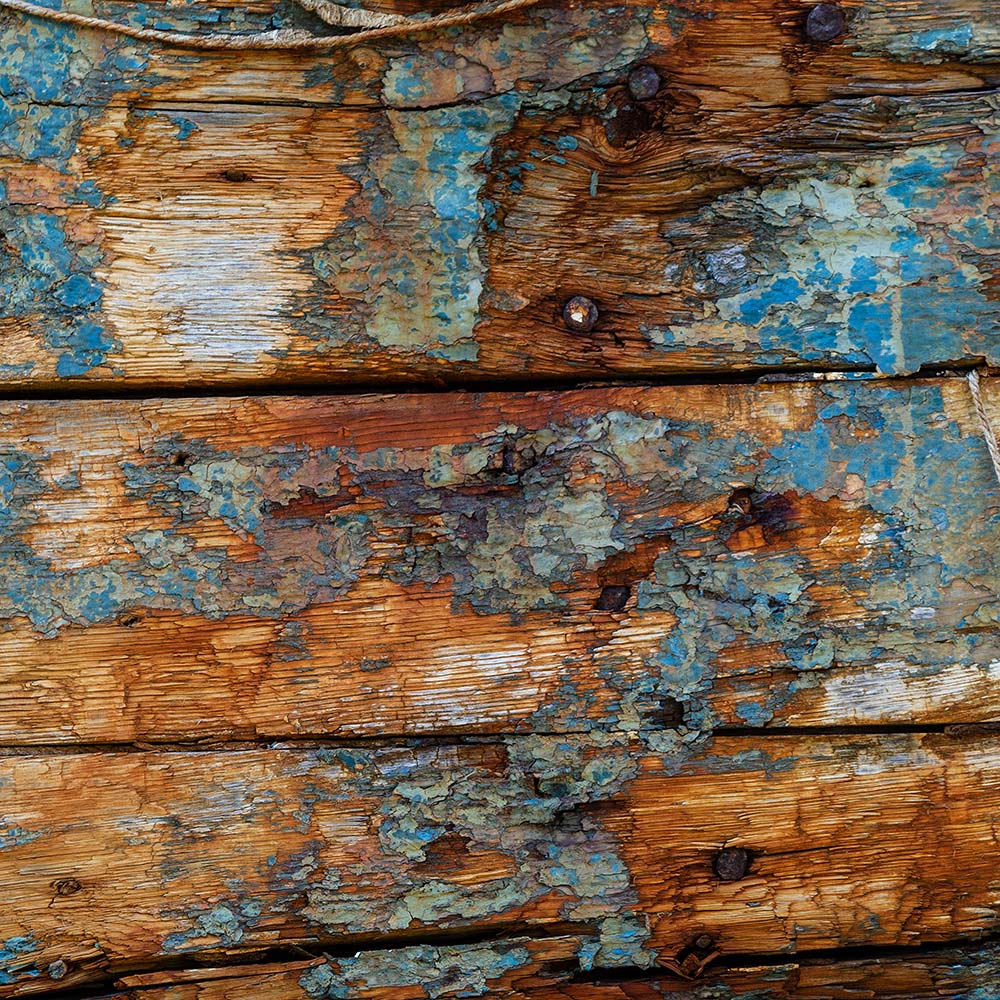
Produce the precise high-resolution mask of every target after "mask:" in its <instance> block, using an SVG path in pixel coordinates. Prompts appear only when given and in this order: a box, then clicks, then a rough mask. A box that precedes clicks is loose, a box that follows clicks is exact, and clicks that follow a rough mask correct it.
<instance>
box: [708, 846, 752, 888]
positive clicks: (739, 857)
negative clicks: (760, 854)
mask: <svg viewBox="0 0 1000 1000" xmlns="http://www.w3.org/2000/svg"><path fill="white" fill-rule="evenodd" d="M712 869H713V871H714V872H715V874H716V875H717V876H718V877H719V878H720V879H722V881H723V882H739V880H740V879H741V878H746V877H747V874H748V873H749V871H750V852H749V851H748V850H747V849H746V848H745V847H724V848H723V849H722V850H721V851H719V853H718V854H716V855H715V857H714V858H713V859H712Z"/></svg>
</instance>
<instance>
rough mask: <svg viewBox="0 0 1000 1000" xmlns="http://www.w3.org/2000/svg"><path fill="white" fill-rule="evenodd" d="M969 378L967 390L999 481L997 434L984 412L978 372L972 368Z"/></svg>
mask: <svg viewBox="0 0 1000 1000" xmlns="http://www.w3.org/2000/svg"><path fill="white" fill-rule="evenodd" d="M967 378H968V380H969V391H970V392H971V393H972V402H973V404H974V405H975V407H976V416H978V417H979V426H980V427H981V428H982V431H983V438H984V439H985V441H986V448H987V450H988V451H989V453H990V460H991V461H992V462H993V474H994V475H995V476H996V477H997V482H998V483H1000V445H998V444H997V436H996V434H995V433H994V431H993V424H992V423H991V422H990V415H989V414H988V413H987V412H986V404H985V403H984V402H983V397H982V394H981V392H980V385H979V372H978V371H976V370H975V369H973V370H972V371H971V372H969V374H968V376H967Z"/></svg>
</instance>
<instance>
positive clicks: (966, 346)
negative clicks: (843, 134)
mask: <svg viewBox="0 0 1000 1000" xmlns="http://www.w3.org/2000/svg"><path fill="white" fill-rule="evenodd" d="M980 127H981V128H982V130H983V133H984V138H982V139H977V140H975V141H973V142H968V143H963V142H950V143H935V144H931V145H927V146H923V147H916V148H913V149H909V150H906V151H903V152H898V153H895V154H890V155H887V156H886V157H885V158H884V159H883V160H879V161H878V163H877V169H875V168H870V166H869V165H866V164H861V165H851V164H844V165H841V169H840V171H839V172H838V171H837V170H836V169H835V168H836V164H827V165H826V169H825V170H824V172H823V173H824V177H830V178H835V179H830V180H828V179H824V178H821V177H815V176H810V177H803V178H798V179H794V178H793V179H791V180H789V179H787V177H783V178H782V180H780V181H778V182H775V183H772V184H771V185H769V186H767V187H765V188H764V189H763V190H762V191H760V192H757V191H750V190H744V191H740V192H737V193H735V194H730V195H725V196H723V197H721V198H719V199H717V200H716V201H715V202H713V203H712V204H711V205H710V206H708V207H706V208H705V209H702V210H701V211H700V213H699V224H700V225H703V226H704V227H706V228H707V229H709V230H710V231H719V232H722V231H724V230H725V228H726V227H727V226H729V225H733V224H735V225H738V226H739V227H740V228H741V229H745V228H747V227H748V226H749V227H750V228H751V229H752V230H753V232H754V237H755V239H754V246H753V250H752V261H751V259H750V256H749V254H748V249H747V247H745V246H744V245H742V244H739V245H738V244H734V245H733V246H731V247H728V248H725V247H723V248H718V249H713V250H712V251H710V252H709V253H707V254H704V255H703V258H702V259H701V260H700V261H699V267H700V268H703V269H704V272H705V277H706V278H707V279H711V281H712V282H713V283H714V284H713V286H711V287H714V288H715V289H717V294H714V295H713V296H712V297H711V305H710V308H706V309H705V315H704V317H701V316H696V318H695V319H694V321H693V322H690V323H686V324H685V325H684V326H678V327H672V326H656V325H647V326H646V327H644V329H645V332H646V333H647V335H648V337H649V338H650V340H651V342H652V343H653V345H654V346H655V347H656V348H657V349H658V350H659V351H660V352H661V353H676V354H682V353H685V352H688V351H690V350H691V348H692V347H699V348H705V349H711V350H713V351H715V352H719V351H722V352H724V353H725V354H726V355H727V356H728V355H733V354H734V353H735V354H736V355H738V356H739V357H740V358H741V360H749V361H752V362H754V363H758V364H763V363H767V364H786V363H788V362H789V361H792V360H797V361H803V362H817V363H823V364H840V365H852V366H872V367H874V368H875V370H876V371H878V372H880V373H884V374H904V373H909V372H913V371H916V370H917V369H918V368H920V367H921V366H922V365H930V364H943V363H946V362H948V361H953V360H958V359H963V358H976V357H982V356H986V357H993V356H995V345H996V342H997V339H998V336H1000V319H998V313H997V309H996V307H995V301H994V297H993V294H992V292H991V291H990V288H991V282H992V280H993V279H992V271H991V270H990V269H989V267H988V266H987V262H988V260H989V258H988V257H987V256H984V255H983V254H984V251H987V250H989V249H997V248H1000V221H998V220H1000V214H998V213H997V212H995V211H993V210H991V208H990V202H989V199H987V201H986V202H984V200H983V192H984V190H990V189H991V186H992V185H994V184H995V179H996V177H997V176H998V175H1000V171H998V167H997V164H998V163H1000V158H998V156H997V152H998V151H1000V133H998V132H997V130H996V128H995V123H994V124H992V125H991V123H990V120H988V119H984V120H982V121H981V123H980ZM980 154H981V155H982V162H981V165H980V166H978V167H976V168H975V172H970V169H969V168H968V166H966V163H967V161H968V159H969V158H970V156H974V157H978V156H979V155H980ZM730 259H731V260H732V261H734V262H736V261H739V267H738V268H730V267H728V266H727V261H728V260H730Z"/></svg>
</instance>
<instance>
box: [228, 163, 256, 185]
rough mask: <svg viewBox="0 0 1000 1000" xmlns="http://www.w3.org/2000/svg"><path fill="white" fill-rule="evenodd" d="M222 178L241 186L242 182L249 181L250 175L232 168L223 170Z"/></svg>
mask: <svg viewBox="0 0 1000 1000" xmlns="http://www.w3.org/2000/svg"><path fill="white" fill-rule="evenodd" d="M222 176H223V177H224V178H225V179H226V180H227V181H231V182H232V183H233V184H242V183H243V182H244V181H248V180H250V179H251V177H250V175H249V174H248V173H247V172H246V171H245V170H235V169H234V168H232V167H230V168H229V169H228V170H223V171H222Z"/></svg>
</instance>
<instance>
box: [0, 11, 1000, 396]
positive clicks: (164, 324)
mask: <svg viewBox="0 0 1000 1000" xmlns="http://www.w3.org/2000/svg"><path fill="white" fill-rule="evenodd" d="M720 2H721V0H720ZM925 6H926V9H924V8H925ZM114 10H117V8H114V9H113V10H112V12H114ZM140 10H141V16H145V17H148V16H149V12H148V11H147V10H146V8H145V6H143V7H141V8H140ZM807 10H808V8H807V7H806V6H803V5H801V4H794V5H790V6H787V8H783V9H781V10H775V9H773V5H772V4H770V3H766V4H765V3H763V2H760V0H741V3H740V4H738V5H735V7H734V5H733V4H731V3H726V4H725V5H724V10H723V9H721V8H720V9H719V10H716V9H715V4H712V3H703V4H701V5H696V6H695V7H694V8H692V9H690V10H687V9H685V10H684V11H680V10H678V9H674V8H668V7H663V8H661V9H657V10H655V11H650V10H647V9H645V8H641V9H640V8H639V7H637V6H630V5H625V6H619V7H616V8H614V9H613V10H612V11H609V10H608V9H606V8H602V7H600V6H599V5H593V4H590V5H581V6H579V7H573V8H572V9H569V10H566V9H560V10H558V11H556V12H552V11H548V12H546V10H545V8H539V10H538V11H537V12H536V13H534V14H530V15H529V14H525V15H524V17H523V18H522V19H521V20H522V21H525V22H526V23H524V24H521V26H520V28H512V27H508V28H503V27H500V26H497V25H493V26H486V27H484V28H483V29H482V30H479V29H477V30H476V31H475V32H474V33H473V35H472V36H471V37H466V36H461V37H459V38H458V39H452V40H450V41H449V44H448V45H444V46H442V45H439V44H436V43H432V42H428V41H427V40H424V41H423V42H422V43H417V44H410V45H408V46H403V47H402V48H401V49H398V50H397V49H393V50H391V51H385V52H378V53H376V52H375V51H373V50H371V49H367V48H366V49H364V50H363V51H362V52H361V53H356V54H344V55H336V56H325V57H323V60H322V62H321V63H315V62H311V61H310V59H308V58H307V59H303V58H302V57H301V56H300V55H297V56H295V57H294V59H293V57H289V56H275V55H271V56H266V55H261V56H260V59H261V60H262V62H261V64H260V66H258V65H257V59H258V56H256V55H254V56H253V60H254V63H253V67H252V68H248V66H247V60H248V58H249V57H248V56H246V55H245V54H240V55H238V56H237V57H235V58H234V57H232V56H228V57H221V56H217V57H207V59H208V63H210V64H211V66H212V67H213V68H206V66H205V60H206V57H205V56H203V55H194V54H192V53H176V52H174V53H169V52H158V53H157V59H159V60H160V62H156V63H155V64H154V63H153V62H150V59H151V58H152V56H151V54H150V53H148V52H146V51H145V50H143V52H142V53H141V54H140V53H139V52H138V51H137V50H134V49H133V48H129V47H128V46H124V47H123V46H122V45H120V44H119V45H111V47H110V48H109V47H108V46H109V44H110V43H109V42H108V39H106V38H105V39H104V40H103V41H102V40H101V39H102V38H103V36H99V35H98V36H94V37H91V35H86V38H87V44H86V45H85V46H84V47H82V48H81V46H80V44H79V38H78V37H77V35H78V33H76V32H69V31H68V29H66V28H65V27H61V26H56V27H53V26H45V25H42V26H38V25H34V24H33V25H32V27H31V28H30V31H29V29H28V28H26V27H25V22H24V21H23V20H21V19H11V18H9V17H5V18H4V19H3V21H0V24H2V25H4V27H3V28H2V29H0V51H3V52H6V54H7V56H8V60H7V65H5V74H6V75H5V77H4V78H3V80H2V81H0V91H2V92H3V93H4V94H5V95H6V96H4V97H3V98H2V100H3V102H4V103H3V109H4V110H3V111H2V112H0V114H2V121H3V123H4V124H3V127H2V130H0V154H3V159H2V160H0V193H2V195H3V197H2V199H0V214H2V221H3V229H4V234H5V243H4V244H3V245H2V246H0V279H2V281H3V284H4V285H5V287H6V288H7V290H8V292H7V296H6V301H5V302H4V304H3V306H2V308H0V332H2V333H3V335H4V338H5V351H4V356H3V358H2V359H0V380H3V381H4V382H6V383H7V384H8V385H26V386H35V387H38V386H60V385H68V384H73V383H74V381H79V382H85V381H95V382H112V383H116V384H117V383H123V382H124V383H128V384H131V385H134V386H141V385H145V386H150V385H158V384H162V385H170V384H174V385H190V384H197V383H227V384H232V383H260V382H288V383H295V382H310V381H311V382H317V381H320V382H331V381H339V382H352V383H367V384H382V385H384V384H385V383H386V381H387V380H389V381H395V382H423V383H429V382H435V381H440V382H449V383H464V382H471V381H476V380H479V381H482V380H497V379H500V378H504V377H511V376H517V377H519V378H524V379H532V378H535V379H545V378H556V377H587V376H592V375H594V374H600V375H607V374H617V375H625V376H635V375H643V376H647V377H648V376H649V375H650V374H656V373H669V372H677V371H691V370H693V369H720V368H721V369H739V370H743V369H749V368H753V367H755V366H760V365H770V366H777V365H798V366H813V367H845V366H846V367H858V366H860V367H867V368H872V369H875V370H878V371H881V372H887V373H901V372H912V371H916V370H917V369H919V368H920V366H921V365H925V364H940V363H942V362H947V361H950V360H956V359H963V358H966V359H967V358H978V357H986V358H989V359H991V360H993V361H1000V358H998V356H997V354H996V351H995V344H996V341H997V333H998V321H997V301H996V289H997V287H998V284H1000V282H998V278H997V268H998V266H1000V265H998V264H997V260H998V259H1000V255H998V253H997V250H998V247H1000V234H998V232H997V225H998V223H997V211H996V204H997V199H998V197H1000V195H998V190H1000V182H998V180H997V166H996V163H997V155H996V150H997V143H998V134H1000V133H998V128H1000V126H998V125H997V105H996V100H997V99H996V96H995V94H993V93H992V92H988V93H985V94H969V93H967V92H964V91H962V92H959V93H952V94H935V93H933V92H931V93H928V91H934V90H935V89H940V87H941V84H942V81H944V82H945V83H947V85H948V86H950V87H952V88H970V87H977V86H983V85H986V84H990V83H992V82H994V81H995V79H997V78H1000V77H998V75H997V74H998V73H1000V55H998V43H997V42H996V33H997V32H996V26H995V19H994V18H993V17H992V16H991V13H990V11H989V9H988V5H984V6H978V5H976V4H971V5H970V4H968V3H963V4H961V5H959V4H957V3H953V4H930V3H927V4H926V5H924V4H918V5H917V6H916V8H915V7H914V4H913V3H912V2H911V0H906V2H905V3H904V2H902V0H900V2H892V3H886V4H884V5H882V6H876V7H872V8H870V9H869V10H868V11H867V13H866V14H865V15H862V14H860V13H858V14H855V15H852V18H853V19H852V21H851V25H852V27H851V30H850V32H849V34H848V35H847V36H845V39H844V40H843V42H838V43H837V44H836V45H834V46H832V47H830V46H820V47H817V46H815V45H804V43H803V42H802V40H801V34H802V21H803V18H804V15H805V12H806V11H807ZM264 13H265V11H264V9H263V8H261V7H260V6H256V7H252V8H251V9H250V11H249V14H248V13H247V12H245V11H238V12H237V15H236V16H237V21H238V24H237V27H238V26H239V25H242V24H244V22H245V21H246V18H247V17H248V16H249V17H252V16H254V15H256V16H258V17H259V16H263V14H264ZM188 14H189V15H193V16H194V18H195V21H197V20H198V18H205V17H208V16H209V15H210V14H211V15H212V16H218V12H217V11H216V12H213V11H212V8H211V7H210V6H206V5H200V6H198V5H196V6H195V7H194V8H193V9H192V10H191V11H189V12H188ZM959 15H961V16H962V17H963V18H964V20H961V19H960V16H959ZM123 16H124V15H123ZM137 16H139V13H138V12H137ZM163 16H164V17H165V16H166V12H164V14H163ZM170 17H171V18H174V17H176V18H179V19H180V21H179V23H180V24H181V25H182V26H186V25H187V24H188V22H187V21H185V20H184V18H185V12H184V11H183V10H180V11H177V10H174V9H173V8H171V11H170ZM602 18H610V19H611V20H610V22H609V23H608V24H606V25H604V26H603V27H601V28H600V29H599V28H598V25H599V24H600V22H601V19H602ZM188 20H190V17H189V18H188ZM157 23H159V22H157ZM918 26H919V30H916V29H917V27H918ZM26 32H28V34H25V33H26ZM29 38H30V41H31V44H30V45H29V44H28V39H29ZM796 39H797V41H796ZM438 41H439V42H440V40H438ZM751 45H753V46H760V47H761V51H760V52H759V53H758V55H757V57H755V58H750V57H749V56H748V48H749V46H751ZM852 45H853V46H857V48H856V49H852V48H851V46H852ZM879 53H881V54H880V55H879ZM943 54H948V55H949V58H950V57H951V56H954V57H955V58H957V59H965V60H967V63H966V64H963V65H964V68H963V69H962V70H961V72H959V73H958V75H957V76H955V75H954V74H953V72H952V70H953V69H954V66H953V64H948V65H949V66H951V67H952V69H948V68H943V67H942V66H941V65H940V64H937V63H935V64H934V65H930V63H933V62H934V61H935V60H938V59H940V58H941V57H942V55H943ZM213 60H214V62H213ZM220 60H221V62H220ZM638 60H645V61H646V63H647V64H650V65H652V64H656V65H658V66H659V68H660V71H661V72H662V74H663V84H662V87H661V90H660V92H659V93H658V94H657V95H656V96H655V97H654V98H652V99H650V100H649V101H646V102H642V103H641V104H636V103H635V102H634V101H632V99H631V98H630V97H628V91H627V88H625V86H624V81H625V79H626V74H627V71H628V69H629V67H630V66H634V65H635V64H636V62H637V61H638ZM991 60H992V61H991ZM163 61H166V62H170V63H171V65H173V69H172V70H171V71H168V69H167V67H166V65H165V64H164V65H161V62H163ZM215 63H219V65H218V66H216V65H215ZM502 65H503V66H505V67H506V68H504V69H503V70H502V71H501V66H502ZM954 65H957V64H954ZM269 66H270V67H271V69H274V68H275V67H278V70H275V72H277V73H278V75H279V76H280V75H281V73H282V72H284V73H285V74H286V75H288V73H289V72H291V79H292V80H293V82H292V83H291V84H288V83H287V81H286V84H285V85H284V89H283V86H282V85H279V83H278V82H276V80H275V79H274V78H273V75H269V73H268V72H267V67H269ZM290 66H291V67H293V69H292V70H291V71H290V70H289V67H290ZM727 67H729V69H728V70H727ZM955 72H958V71H957V70H956V71H955ZM775 73H776V74H778V77H780V79H778V78H776V77H775V76H774V74H775ZM968 74H972V75H971V76H969V75H968ZM976 74H979V75H976ZM792 76H794V78H795V80H796V84H795V86H792V85H791V83H790V82H789V81H790V79H791V77H792ZM750 79H752V80H754V81H757V87H758V89H756V90H754V89H750V90H748V89H747V87H748V80H750ZM185 81H186V84H185ZM223 81H228V82H223ZM262 81H263V82H262ZM289 88H290V89H289ZM366 88H367V89H366ZM887 89H889V90H890V91H891V92H892V94H893V96H892V97H891V98H886V97H885V96H884V94H883V95H882V96H880V97H879V98H878V99H868V98H864V96H863V95H865V94H870V93H871V92H872V91H881V92H884V91H885V90H887ZM362 92H364V93H362ZM842 95H848V96H849V97H850V98H852V99H851V100H846V101H845V100H838V101H835V102H833V103H829V102H828V99H829V98H831V97H833V96H837V97H840V96H842ZM920 95H922V96H920ZM218 100H228V101H230V102H238V104H230V106H228V107H223V106H218V105H217V104H213V103H211V102H212V101H218ZM206 101H208V102H209V103H208V104H206V103H205V102H206ZM254 101H257V102H266V103H263V104H262V103H258V104H254V103H253V102H254ZM280 101H288V102H292V103H293V104H295V105H296V106H291V107H276V106H274V105H275V102H280ZM455 101H458V102H459V103H458V104H457V105H456V104H455V103H454V102H455ZM747 101H752V102H753V103H754V109H753V110H752V111H747V110H746V109H745V108H744V105H745V104H746V103H747ZM824 101H827V102H828V103H822V102H824ZM630 102H631V103H630ZM817 102H820V103H817ZM303 104H307V105H309V106H308V107H303V106H302V105H303ZM331 104H332V105H333V106H332V107H331V106H330V105H331ZM312 105H325V106H324V107H315V106H312ZM942 191H944V192H945V194H944V195H942V194H941V192H942ZM574 294H585V295H588V296H589V297H591V298H592V299H593V300H594V301H595V302H596V303H597V305H598V306H599V308H600V320H599V322H598V323H597V326H596V328H595V329H594V330H593V331H591V332H590V333H588V334H585V335H580V334H579V333H573V332H571V331H568V330H567V329H566V327H565V325H564V323H563V320H562V308H563V305H564V303H565V301H566V300H567V299H568V298H569V297H570V296H572V295H574Z"/></svg>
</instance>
